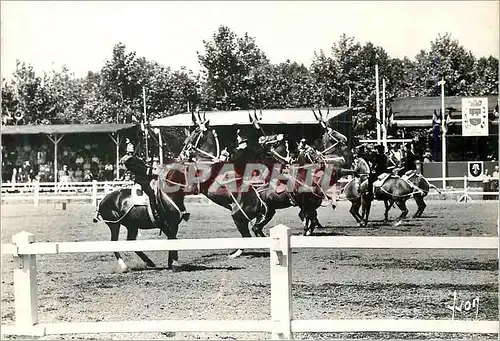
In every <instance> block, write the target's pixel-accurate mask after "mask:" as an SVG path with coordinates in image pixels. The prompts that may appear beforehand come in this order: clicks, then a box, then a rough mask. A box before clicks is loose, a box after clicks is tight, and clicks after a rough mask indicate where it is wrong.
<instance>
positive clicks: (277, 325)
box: [270, 224, 293, 340]
mask: <svg viewBox="0 0 500 341" xmlns="http://www.w3.org/2000/svg"><path fill="white" fill-rule="evenodd" d="M270 235H271V250H270V251H271V256H270V259H271V320H272V322H273V331H272V339H273V340H276V339H278V340H291V339H292V337H293V336H292V321H291V320H292V252H291V249H290V236H291V230H290V229H289V228H288V227H287V226H285V225H282V224H280V225H277V226H275V227H273V228H272V229H271V230H270Z"/></svg>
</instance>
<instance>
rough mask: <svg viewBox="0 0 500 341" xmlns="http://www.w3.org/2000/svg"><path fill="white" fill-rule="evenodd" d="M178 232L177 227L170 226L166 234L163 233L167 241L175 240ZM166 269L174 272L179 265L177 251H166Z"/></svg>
mask: <svg viewBox="0 0 500 341" xmlns="http://www.w3.org/2000/svg"><path fill="white" fill-rule="evenodd" d="M178 230H179V225H178V224H177V225H174V226H170V228H169V231H168V233H165V231H164V233H165V235H166V236H167V239H168V240H175V239H177V232H178ZM167 264H168V269H172V270H174V271H175V270H176V269H178V268H179V267H180V266H181V265H180V264H179V251H177V250H169V251H168V263H167Z"/></svg>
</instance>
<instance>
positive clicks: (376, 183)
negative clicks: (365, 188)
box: [373, 173, 392, 192]
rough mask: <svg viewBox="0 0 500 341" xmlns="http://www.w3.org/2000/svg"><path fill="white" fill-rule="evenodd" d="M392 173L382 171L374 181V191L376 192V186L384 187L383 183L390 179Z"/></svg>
mask: <svg viewBox="0 0 500 341" xmlns="http://www.w3.org/2000/svg"><path fill="white" fill-rule="evenodd" d="M391 175H392V174H391V173H382V174H380V175H379V176H378V177H377V180H375V181H374V182H373V189H374V192H375V189H376V188H379V187H382V185H383V184H384V182H385V181H386V180H387V179H389V177H390V176H391Z"/></svg>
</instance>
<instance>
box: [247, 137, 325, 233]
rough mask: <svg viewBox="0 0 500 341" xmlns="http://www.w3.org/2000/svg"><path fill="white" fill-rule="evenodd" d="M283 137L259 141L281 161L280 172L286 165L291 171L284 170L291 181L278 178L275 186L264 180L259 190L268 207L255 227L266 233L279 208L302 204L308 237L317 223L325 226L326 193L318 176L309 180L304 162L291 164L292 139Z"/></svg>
mask: <svg viewBox="0 0 500 341" xmlns="http://www.w3.org/2000/svg"><path fill="white" fill-rule="evenodd" d="M281 136H282V134H274V135H266V136H261V137H260V138H259V143H260V144H261V145H262V146H263V147H267V148H265V149H269V152H268V153H269V154H270V155H272V156H273V157H274V158H275V159H276V161H278V164H277V165H274V166H273V167H280V169H277V170H278V171H280V170H281V168H282V166H285V169H286V170H287V172H286V173H284V178H283V180H285V181H286V182H287V185H284V184H282V183H281V182H280V181H278V182H277V184H276V185H275V186H273V183H264V184H262V185H261V186H260V187H259V188H258V189H257V193H258V194H259V195H260V196H261V198H262V199H263V200H264V202H265V203H266V204H267V207H268V210H267V213H266V216H265V217H264V220H263V221H261V222H259V223H258V224H255V225H254V227H253V228H254V231H256V232H257V233H258V234H259V235H261V236H264V234H263V232H262V229H263V228H264V226H265V225H266V224H267V223H268V222H269V221H270V220H271V219H272V218H273V216H274V215H275V214H276V210H278V209H284V208H288V207H292V206H299V208H300V212H299V218H300V219H301V221H303V223H304V232H303V235H305V236H308V235H311V234H312V233H313V232H314V228H315V227H316V226H318V225H319V226H321V225H320V224H319V221H318V218H317V209H318V208H319V207H320V206H321V203H322V201H323V194H324V192H323V191H322V189H321V187H320V184H319V181H318V180H317V179H313V182H312V183H310V184H308V183H307V182H308V181H307V172H308V170H307V168H306V167H305V166H304V165H303V164H302V165H301V164H299V165H295V164H290V163H291V162H292V158H291V156H290V150H289V145H288V140H286V139H284V138H283V137H281ZM280 151H282V152H280ZM283 152H284V153H283ZM312 166H317V165H312ZM271 180H272V181H274V180H273V179H271ZM315 180H316V181H315ZM280 186H281V188H280ZM278 192H281V193H278Z"/></svg>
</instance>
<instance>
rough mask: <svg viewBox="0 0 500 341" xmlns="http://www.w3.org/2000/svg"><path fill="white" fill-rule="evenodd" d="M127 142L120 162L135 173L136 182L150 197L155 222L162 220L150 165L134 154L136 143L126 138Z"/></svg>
mask: <svg viewBox="0 0 500 341" xmlns="http://www.w3.org/2000/svg"><path fill="white" fill-rule="evenodd" d="M126 143H127V149H126V152H127V153H126V154H125V156H123V157H122V158H121V160H120V163H121V164H123V165H124V166H125V167H126V168H127V169H128V170H129V171H130V172H131V173H132V174H134V181H135V183H137V184H139V185H141V188H142V191H143V192H144V193H146V194H147V196H148V197H149V201H150V203H151V208H152V210H153V216H154V219H155V223H158V222H161V219H160V215H159V210H158V205H157V202H156V198H155V194H154V191H153V189H152V188H151V185H150V181H151V179H152V174H151V173H150V172H149V167H148V166H147V165H146V164H145V163H144V161H142V160H141V159H139V158H138V157H136V156H135V155H134V145H133V144H132V143H131V142H130V140H129V139H127V140H126Z"/></svg>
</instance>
